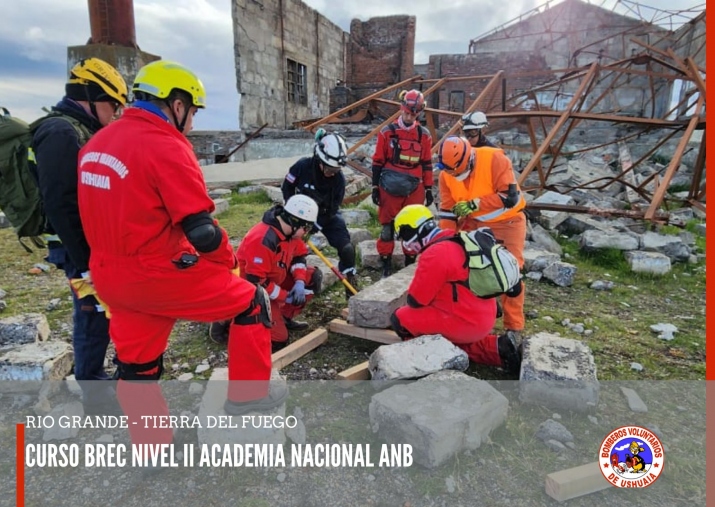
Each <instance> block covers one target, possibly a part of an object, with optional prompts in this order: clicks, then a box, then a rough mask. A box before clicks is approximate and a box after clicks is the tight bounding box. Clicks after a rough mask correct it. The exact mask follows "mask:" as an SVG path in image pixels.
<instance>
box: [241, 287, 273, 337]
mask: <svg viewBox="0 0 715 507" xmlns="http://www.w3.org/2000/svg"><path fill="white" fill-rule="evenodd" d="M272 318H273V316H272V315H271V300H270V299H269V297H268V293H267V292H266V290H265V289H264V288H263V287H261V286H260V285H256V292H255V293H254V295H253V301H251V304H250V306H249V307H248V308H246V309H245V310H244V311H243V312H242V313H239V314H238V315H236V317H234V318H233V323H234V324H236V325H238V326H251V325H254V324H263V325H264V326H265V327H267V328H270V327H272V326H273V321H272Z"/></svg>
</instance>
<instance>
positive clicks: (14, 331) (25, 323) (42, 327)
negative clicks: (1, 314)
mask: <svg viewBox="0 0 715 507" xmlns="http://www.w3.org/2000/svg"><path fill="white" fill-rule="evenodd" d="M49 337H50V324H49V323H48V322H47V317H45V314H44V313H23V314H20V315H13V316H12V317H5V318H4V319H0V350H2V349H7V348H11V347H14V346H17V345H23V344H26V343H33V342H36V341H45V340H47V339H48V338H49Z"/></svg>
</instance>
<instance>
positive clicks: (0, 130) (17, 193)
mask: <svg viewBox="0 0 715 507" xmlns="http://www.w3.org/2000/svg"><path fill="white" fill-rule="evenodd" d="M48 118H62V119H64V120H66V121H67V122H69V123H70V124H71V125H72V127H74V129H75V131H76V132H77V136H78V137H79V143H80V146H82V145H84V144H85V143H86V142H87V141H88V140H89V138H90V136H91V133H90V132H89V130H88V129H87V127H85V126H84V125H82V124H81V123H80V122H79V121H78V120H76V119H74V118H71V117H69V116H66V115H63V114H62V113H58V112H54V111H52V112H48V114H47V115H45V116H43V117H42V118H40V119H38V120H36V121H34V122H33V123H31V124H27V123H26V122H24V121H22V120H21V119H19V118H15V117H13V116H12V115H11V114H10V112H9V111H8V110H7V109H5V108H4V107H0V210H2V211H3V213H5V216H6V217H7V219H8V220H9V221H10V223H11V224H12V226H13V228H14V229H15V233H16V234H17V237H18V239H19V241H20V244H21V245H22V246H23V247H24V248H25V250H27V251H28V252H30V251H31V250H30V248H28V246H27V245H26V244H25V243H23V241H22V238H30V240H31V241H32V242H33V243H34V244H35V245H36V246H38V247H42V246H44V243H43V241H42V239H41V238H40V236H41V235H42V233H43V232H44V229H45V215H44V213H43V211H42V199H41V196H40V189H39V188H38V186H37V181H36V180H35V177H34V176H33V175H32V173H31V171H30V162H31V161H33V159H34V155H33V154H32V150H31V149H30V146H31V144H32V136H33V134H34V132H35V130H36V129H37V127H39V126H40V124H41V123H42V122H43V121H44V120H46V119H48Z"/></svg>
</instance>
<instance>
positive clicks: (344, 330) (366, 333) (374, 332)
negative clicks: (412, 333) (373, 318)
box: [328, 319, 402, 344]
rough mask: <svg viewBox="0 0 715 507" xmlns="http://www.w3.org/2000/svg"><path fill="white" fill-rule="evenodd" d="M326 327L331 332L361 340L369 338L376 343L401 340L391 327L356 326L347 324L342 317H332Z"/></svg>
mask: <svg viewBox="0 0 715 507" xmlns="http://www.w3.org/2000/svg"><path fill="white" fill-rule="evenodd" d="M328 329H330V331H332V332H333V333H340V334H344V335H348V336H354V337H356V338H362V339H363V340H370V341H373V342H378V343H386V344H389V343H398V342H401V341H402V340H400V337H399V336H397V334H396V333H395V332H394V331H392V330H391V329H371V328H367V327H358V326H353V325H352V324H348V323H347V322H345V321H344V320H342V319H333V320H331V321H330V322H329V323H328Z"/></svg>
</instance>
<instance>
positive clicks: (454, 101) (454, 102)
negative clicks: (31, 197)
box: [449, 91, 464, 113]
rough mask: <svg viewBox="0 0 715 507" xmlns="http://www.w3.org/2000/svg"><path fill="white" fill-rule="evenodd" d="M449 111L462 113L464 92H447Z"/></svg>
mask: <svg viewBox="0 0 715 507" xmlns="http://www.w3.org/2000/svg"><path fill="white" fill-rule="evenodd" d="M449 110H450V111H458V112H460V113H461V112H463V111H464V92H463V91H451V92H449Z"/></svg>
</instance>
